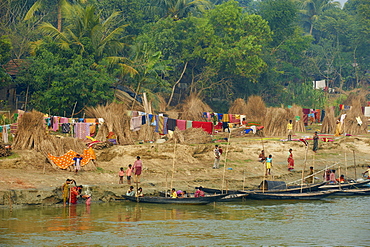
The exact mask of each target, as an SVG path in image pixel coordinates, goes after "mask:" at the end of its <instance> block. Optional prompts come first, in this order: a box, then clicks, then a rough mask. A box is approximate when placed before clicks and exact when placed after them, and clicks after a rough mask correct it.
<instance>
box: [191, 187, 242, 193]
mask: <svg viewBox="0 0 370 247" xmlns="http://www.w3.org/2000/svg"><path fill="white" fill-rule="evenodd" d="M195 188H196V189H197V187H195ZM203 191H204V193H208V194H246V193H245V192H244V191H242V190H222V191H221V190H219V189H212V188H204V187H203Z"/></svg>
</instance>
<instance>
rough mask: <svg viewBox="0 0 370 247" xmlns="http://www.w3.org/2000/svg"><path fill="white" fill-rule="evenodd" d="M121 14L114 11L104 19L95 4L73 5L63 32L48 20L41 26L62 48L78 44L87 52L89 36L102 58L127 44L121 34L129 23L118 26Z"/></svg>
mask: <svg viewBox="0 0 370 247" xmlns="http://www.w3.org/2000/svg"><path fill="white" fill-rule="evenodd" d="M119 14H120V12H114V13H112V14H111V15H110V16H109V17H108V18H107V19H105V20H103V19H101V18H100V17H99V15H97V14H96V7H95V6H92V5H89V6H86V7H85V8H83V7H82V6H80V5H73V6H72V7H71V8H70V9H69V12H68V15H66V19H67V21H68V23H69V25H67V26H66V27H65V31H63V32H61V31H59V30H58V29H57V28H55V27H54V26H53V25H52V24H51V23H47V22H44V23H42V24H41V25H40V26H39V28H40V29H41V31H42V32H43V33H44V34H45V35H48V36H51V37H53V38H55V39H56V41H57V42H59V44H60V46H61V47H62V48H65V49H69V48H70V47H71V46H72V45H77V46H79V47H80V52H81V53H83V52H85V45H86V44H85V43H86V42H84V40H85V39H84V38H88V39H89V40H90V41H91V45H92V48H93V50H94V52H95V53H96V55H97V56H98V57H100V58H101V57H102V56H103V54H104V53H106V54H115V53H116V52H117V51H119V50H121V49H122V48H123V47H124V46H125V44H124V43H123V42H122V41H121V40H120V38H119V36H120V35H121V33H122V32H123V31H124V28H125V27H126V26H127V25H118V27H117V23H119V21H117V19H118V18H117V17H118V15H119Z"/></svg>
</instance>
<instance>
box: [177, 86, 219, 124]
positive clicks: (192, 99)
mask: <svg viewBox="0 0 370 247" xmlns="http://www.w3.org/2000/svg"><path fill="white" fill-rule="evenodd" d="M211 111H212V109H211V107H209V106H208V105H207V104H206V103H204V102H203V101H202V100H201V99H200V98H199V97H198V95H196V94H194V93H193V94H191V95H190V96H189V97H188V98H187V99H186V100H185V101H184V103H183V104H181V113H180V114H179V118H180V119H184V120H194V121H203V120H204V118H202V114H203V112H211Z"/></svg>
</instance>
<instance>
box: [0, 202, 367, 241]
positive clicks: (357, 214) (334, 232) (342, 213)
mask: <svg viewBox="0 0 370 247" xmlns="http://www.w3.org/2000/svg"><path fill="white" fill-rule="evenodd" d="M369 204H370V197H348V198H345V197H344V198H340V197H337V198H328V199H325V200H321V201H311V202H293V201H286V202H282V201H248V200H247V201H245V202H239V203H217V204H211V205H206V206H184V205H153V204H136V203H131V202H121V203H111V204H92V205H91V206H86V205H84V204H83V205H74V206H70V207H60V206H53V207H47V208H46V207H43V208H40V207H26V208H19V209H13V210H12V211H10V210H9V209H0V216H1V220H0V246H2V245H6V246H30V245H33V246H36V245H38V246H45V245H47V246H60V245H73V246H76V245H78V246H81V245H83V246H86V245H104V246H107V245H109V246H112V245H113V246H114V245H116V246H122V245H126V246H127V245H140V246H153V245H154V246H163V245H166V246H168V245H172V246H181V245H193V246H215V245H219V246H224V245H229V246H230V245H237V246H242V245H275V246H276V245H285V246H289V245H295V246H297V245H298V246H307V245H313V246H334V245H335V246H339V245H340V246H368V245H369V244H368V242H369V240H370V234H369V233H370V220H369V218H368V217H367V213H368V205H369Z"/></svg>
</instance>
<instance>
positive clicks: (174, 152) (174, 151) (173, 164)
mask: <svg viewBox="0 0 370 247" xmlns="http://www.w3.org/2000/svg"><path fill="white" fill-rule="evenodd" d="M174 139H175V145H174V146H173V159H172V176H171V186H170V187H171V189H172V188H173V176H174V174H175V159H176V138H174Z"/></svg>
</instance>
